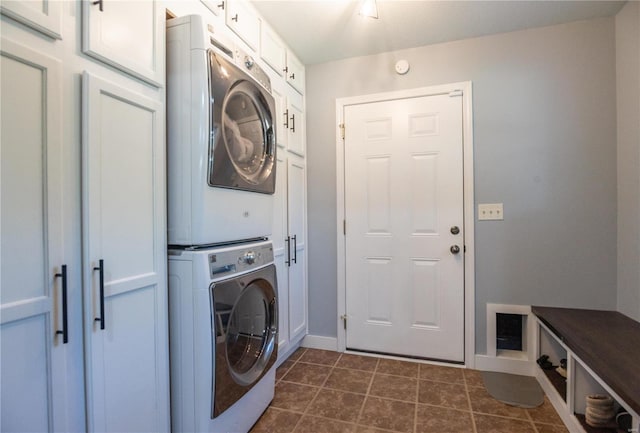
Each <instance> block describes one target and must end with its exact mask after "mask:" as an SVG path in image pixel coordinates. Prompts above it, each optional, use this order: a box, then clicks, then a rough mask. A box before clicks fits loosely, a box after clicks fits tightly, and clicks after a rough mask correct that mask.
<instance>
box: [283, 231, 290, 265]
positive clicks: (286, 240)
mask: <svg viewBox="0 0 640 433" xmlns="http://www.w3.org/2000/svg"><path fill="white" fill-rule="evenodd" d="M284 241H285V243H286V244H287V260H285V261H284V263H285V264H286V265H287V266H289V267H290V266H291V236H287V238H286V239H285V240H284Z"/></svg>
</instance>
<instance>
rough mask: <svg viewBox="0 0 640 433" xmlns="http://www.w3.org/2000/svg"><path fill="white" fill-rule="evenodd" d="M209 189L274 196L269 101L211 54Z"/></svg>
mask: <svg viewBox="0 0 640 433" xmlns="http://www.w3.org/2000/svg"><path fill="white" fill-rule="evenodd" d="M209 66H210V80H209V85H210V86H211V95H212V98H211V101H210V111H211V115H212V119H211V122H212V126H213V127H212V128H211V137H210V139H211V145H210V149H209V179H208V183H209V185H210V186H214V187H222V188H233V189H239V190H245V191H253V192H259V193H265V194H273V193H274V192H275V169H276V154H275V152H276V145H275V128H274V111H275V102H274V99H273V96H272V95H271V94H270V93H269V92H268V91H267V90H266V89H265V88H264V87H262V86H261V85H260V84H259V83H258V82H257V81H256V80H254V79H253V78H251V77H250V76H249V75H248V74H246V73H245V72H244V71H242V70H241V69H239V68H238V67H236V66H235V65H234V64H233V63H231V62H229V61H228V60H227V59H226V58H224V57H223V56H222V55H220V54H217V53H215V52H214V51H210V52H209Z"/></svg>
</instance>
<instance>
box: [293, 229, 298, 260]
mask: <svg viewBox="0 0 640 433" xmlns="http://www.w3.org/2000/svg"><path fill="white" fill-rule="evenodd" d="M293 263H298V239H297V238H296V235H293Z"/></svg>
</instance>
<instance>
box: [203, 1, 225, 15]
mask: <svg viewBox="0 0 640 433" xmlns="http://www.w3.org/2000/svg"><path fill="white" fill-rule="evenodd" d="M200 1H201V2H202V4H203V5H205V6H206V7H207V9H209V10H210V11H211V12H213V14H214V15H219V14H220V11H223V10H224V4H225V1H226V0H217V1H216V0H200Z"/></svg>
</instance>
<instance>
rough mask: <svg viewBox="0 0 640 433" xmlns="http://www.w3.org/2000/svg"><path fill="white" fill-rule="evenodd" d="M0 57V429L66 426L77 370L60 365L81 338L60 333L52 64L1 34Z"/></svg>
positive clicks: (57, 77)
mask: <svg viewBox="0 0 640 433" xmlns="http://www.w3.org/2000/svg"><path fill="white" fill-rule="evenodd" d="M1 54H2V55H1V60H0V62H1V63H0V70H2V74H1V75H0V77H1V94H2V98H1V99H0V103H1V110H0V117H1V123H2V129H1V133H2V135H1V137H0V144H1V147H0V153H1V154H2V158H1V169H0V175H1V176H0V178H1V180H0V186H1V189H0V199H1V205H0V209H1V214H0V215H1V216H0V239H1V242H0V245H1V269H2V272H1V278H0V299H1V303H2V304H1V306H0V357H1V358H0V365H1V366H2V367H1V370H0V383H1V384H2V385H1V386H0V388H1V401H2V404H1V405H0V430H1V431H37V432H51V431H72V430H75V429H78V428H82V425H81V424H79V423H73V421H72V420H71V417H72V416H76V417H79V418H80V422H82V419H83V418H82V414H81V413H80V414H79V415H78V412H81V411H82V401H80V402H76V404H75V405H74V404H69V402H68V398H67V395H68V392H67V389H68V387H70V386H72V385H73V383H72V382H73V381H75V382H76V386H77V382H78V381H82V372H78V373H77V374H76V375H75V376H74V375H73V373H71V374H68V373H67V372H66V370H65V365H66V364H67V362H69V359H68V357H69V356H70V354H71V353H72V352H71V350H70V347H71V346H74V345H76V347H77V345H82V338H81V337H80V335H69V334H66V335H65V334H62V332H65V331H66V330H67V329H66V328H63V323H64V317H63V314H62V310H63V307H64V305H63V293H62V289H63V278H62V277H63V276H62V274H63V265H64V264H65V257H64V251H63V209H62V195H63V186H62V148H61V147H62V130H61V121H62V118H61V115H60V111H61V107H62V99H61V92H62V77H61V71H62V67H61V63H60V62H59V61H58V60H56V59H53V58H51V57H48V56H46V55H44V54H41V53H39V52H36V51H33V50H31V49H30V48H27V47H24V46H22V45H19V44H16V43H14V42H12V41H10V40H7V39H4V38H3V39H2V45H1ZM65 269H66V267H65ZM64 283H65V285H66V281H65V282H64ZM67 305H68V304H67ZM67 313H68V312H67ZM59 332H60V333H59ZM65 337H66V338H65ZM65 340H66V341H67V343H66V344H65ZM78 353H80V352H78ZM78 404H79V406H80V407H79V408H77V407H75V406H76V405H78Z"/></svg>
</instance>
